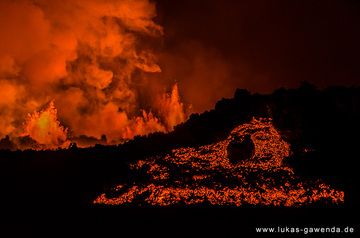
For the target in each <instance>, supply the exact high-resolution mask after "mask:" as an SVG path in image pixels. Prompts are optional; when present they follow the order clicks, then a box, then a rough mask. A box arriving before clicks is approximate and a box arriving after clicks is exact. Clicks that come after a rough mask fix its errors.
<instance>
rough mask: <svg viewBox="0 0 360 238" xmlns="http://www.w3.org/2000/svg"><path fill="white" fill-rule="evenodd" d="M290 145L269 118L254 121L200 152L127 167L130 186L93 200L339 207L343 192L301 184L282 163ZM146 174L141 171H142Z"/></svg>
mask: <svg viewBox="0 0 360 238" xmlns="http://www.w3.org/2000/svg"><path fill="white" fill-rule="evenodd" d="M289 153H290V147H289V144H288V143H286V142H285V141H284V140H282V138H281V136H280V135H279V133H278V132H277V131H276V129H275V128H274V127H273V125H272V122H271V120H270V119H259V120H256V119H253V120H252V121H251V122H250V123H247V124H243V125H241V126H238V127H236V128H235V129H234V130H233V131H232V132H231V134H230V135H229V137H228V138H227V139H225V140H223V141H220V142H218V143H214V144H210V145H204V146H201V147H189V148H179V149H174V150H173V151H172V152H171V153H169V154H167V155H165V156H164V157H161V156H158V157H152V158H149V159H147V160H142V161H138V162H137V163H135V164H132V165H131V166H132V169H133V171H134V177H136V175H139V174H142V173H144V174H143V175H142V176H140V177H141V178H144V177H145V178H146V179H138V180H137V181H135V182H134V183H133V184H120V185H118V186H116V187H115V188H113V189H111V190H110V191H108V192H106V193H103V194H101V195H100V196H98V197H97V198H96V199H95V201H94V203H95V204H105V205H126V204H127V205H129V204H132V205H151V206H171V205H196V204H205V205H206V204H207V205H215V206H218V205H225V206H241V205H246V204H247V205H263V206H264V205H265V206H269V205H270V206H302V205H307V204H311V203H315V202H325V203H335V204H338V203H343V202H344V192H343V191H340V190H337V189H334V188H331V187H330V186H329V185H327V184H325V183H323V182H322V181H320V180H317V181H306V180H304V179H301V178H300V177H299V176H296V174H295V173H294V171H293V169H292V168H291V167H289V166H287V165H285V164H284V162H283V160H284V159H285V158H286V157H287V156H289ZM143 171H145V172H143Z"/></svg>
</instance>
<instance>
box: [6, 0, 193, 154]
mask: <svg viewBox="0 0 360 238" xmlns="http://www.w3.org/2000/svg"><path fill="white" fill-rule="evenodd" d="M155 17H156V8H155V4H154V3H153V2H152V1H149V0H121V1H115V0H109V1H102V0H78V1H73V0H52V1H48V0H31V1H28V0H18V1H12V0H2V1H1V2H0V94H1V95H2V97H0V118H1V121H0V138H3V137H6V136H7V135H8V136H9V138H10V139H11V140H14V141H15V140H17V138H18V137H19V136H24V135H28V136H29V137H30V138H32V139H33V140H35V141H36V142H37V143H39V144H43V145H48V146H49V148H50V147H53V146H62V145H63V143H64V142H65V141H66V138H67V137H66V135H67V132H66V130H65V129H64V128H62V127H61V126H60V125H59V124H57V123H56V121H57V119H55V116H54V115H55V114H56V113H54V112H55V108H53V105H52V106H51V107H49V108H48V109H47V110H48V111H41V112H39V113H34V114H33V115H32V116H31V117H30V118H28V119H27V121H26V129H25V133H23V134H21V132H19V130H18V128H20V127H21V125H22V122H23V121H24V120H25V118H26V115H27V114H28V113H32V112H34V111H38V110H39V108H41V107H43V106H44V105H46V104H47V103H48V102H49V100H50V99H54V100H55V101H56V108H57V112H58V114H57V117H58V118H59V120H60V121H61V122H62V123H64V125H66V126H67V127H68V128H69V129H70V130H69V131H71V135H70V137H69V138H72V139H73V140H75V141H76V138H80V137H81V138H83V137H86V138H92V141H94V142H96V141H97V140H100V138H102V137H104V136H106V138H107V140H108V141H109V142H111V143H120V142H122V141H124V140H127V139H131V138H133V137H134V136H136V135H146V134H149V133H152V132H155V131H169V130H171V129H172V128H173V127H174V126H175V125H176V124H178V123H180V122H182V121H184V120H185V118H186V113H185V112H184V105H183V103H182V102H181V100H180V96H179V92H178V86H177V85H175V86H174V87H173V89H172V92H171V93H170V94H166V90H165V89H166V88H170V87H171V86H173V84H174V82H173V81H171V82H170V81H167V82H165V81H161V80H159V79H160V75H159V74H160V72H161V71H162V70H161V67H160V66H159V65H158V63H157V61H158V57H157V54H156V52H155V49H158V48H159V47H158V44H159V43H161V41H160V40H159V39H160V37H162V35H163V29H162V27H161V26H159V25H158V24H156V23H155V22H154V21H153V19H154V18H155ZM74 19H76V21H74ZM161 95H164V96H161ZM92 145H93V144H92Z"/></svg>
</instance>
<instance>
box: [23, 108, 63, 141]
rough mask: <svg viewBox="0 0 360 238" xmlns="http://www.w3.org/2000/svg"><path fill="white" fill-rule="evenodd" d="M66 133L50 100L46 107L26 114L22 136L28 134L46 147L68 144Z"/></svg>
mask: <svg viewBox="0 0 360 238" xmlns="http://www.w3.org/2000/svg"><path fill="white" fill-rule="evenodd" d="M67 133H68V130H67V129H66V128H64V127H63V126H61V125H60V122H59V121H58V118H57V110H56V108H55V106H54V102H53V101H51V102H50V103H49V105H48V107H47V108H46V109H44V110H42V111H39V112H37V111H36V112H34V113H33V114H29V115H28V118H27V120H26V122H25V124H24V133H23V134H22V136H29V137H31V138H32V139H34V140H35V141H36V142H38V143H39V144H41V145H45V146H46V147H47V148H57V147H64V146H68V145H69V141H68V140H67Z"/></svg>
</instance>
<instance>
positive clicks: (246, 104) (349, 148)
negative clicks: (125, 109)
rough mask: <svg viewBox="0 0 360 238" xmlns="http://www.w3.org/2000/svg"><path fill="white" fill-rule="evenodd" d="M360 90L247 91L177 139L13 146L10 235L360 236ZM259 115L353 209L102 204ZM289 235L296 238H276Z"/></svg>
mask: <svg viewBox="0 0 360 238" xmlns="http://www.w3.org/2000/svg"><path fill="white" fill-rule="evenodd" d="M359 91H360V90H359V89H358V88H340V87H336V88H329V89H326V90H317V89H316V88H314V87H313V86H311V85H307V84H305V85H303V86H302V87H301V88H299V89H295V90H285V89H280V90H277V91H275V92H274V93H273V94H271V95H257V94H255V95H251V94H249V93H248V92H246V91H244V90H237V91H236V93H235V96H234V98H233V99H223V100H221V101H219V102H218V103H217V104H216V107H215V109H214V110H212V111H209V112H205V113H203V114H201V115H197V114H195V115H192V116H191V117H190V119H189V120H188V121H187V122H185V123H184V124H181V125H179V126H178V127H177V128H176V129H175V131H174V132H172V133H169V134H162V133H156V134H153V135H150V136H147V137H137V138H135V140H133V141H130V142H128V143H126V144H123V145H120V146H111V147H106V146H96V147H94V148H89V149H78V148H76V147H72V148H70V149H68V150H59V151H41V152H39V151H9V150H6V148H4V146H6V143H5V145H4V144H2V145H1V143H0V146H2V148H3V149H4V150H2V151H1V152H0V186H1V187H0V189H1V195H0V209H1V213H0V217H1V223H0V228H1V229H0V237H40V235H41V236H43V237H92V236H98V237H134V236H135V237H136V236H137V235H142V236H144V235H146V236H148V235H157V236H166V237H169V236H174V235H178V234H180V235H184V236H188V235H191V234H198V235H199V236H201V237H204V236H205V235H219V236H220V237H228V236H230V234H232V237H257V236H259V237H267V236H269V234H256V232H255V227H267V226H269V227H271V226H274V227H278V226H281V227H285V226H288V227H290V226H295V227H299V226H300V227H318V226H321V227H328V226H330V227H332V226H340V227H344V226H353V227H354V228H355V229H357V230H360V227H359V224H360V221H359V215H358V214H359V208H360V206H359V201H360V199H359V198H360V196H359V181H360V173H359V169H358V162H357V161H358V160H359V159H360V158H359V152H358V148H359V139H358V136H359V124H358V123H359V121H360V116H359V115H360V109H359V105H360V93H359ZM252 117H271V118H273V122H274V125H275V126H276V128H277V129H278V130H279V131H280V133H281V134H282V137H283V138H284V140H286V141H287V142H288V143H290V144H291V150H292V151H293V153H292V154H291V155H290V157H289V158H288V159H287V162H288V163H289V164H290V165H291V166H292V167H293V168H294V169H295V171H296V173H297V174H299V175H301V176H303V177H304V178H320V179H322V180H324V181H326V182H327V183H329V184H331V186H334V187H336V188H339V189H342V190H343V191H344V192H345V203H344V204H343V205H338V206H331V207H329V205H325V204H316V205H315V207H309V206H308V207H301V208H271V207H241V208H224V207H222V208H219V207H209V206H205V205H204V206H200V207H191V208H190V207H172V208H150V207H146V208H145V207H132V208H124V207H122V208H121V207H101V206H94V205H92V201H93V200H94V198H95V197H96V196H98V195H99V194H100V193H101V192H103V191H104V190H106V189H107V188H109V187H112V186H113V185H116V184H118V183H122V182H126V183H131V182H132V180H133V178H132V177H131V174H130V173H129V168H128V163H129V162H133V161H135V160H139V159H144V158H146V157H149V156H152V155H159V154H162V153H166V152H168V151H169V150H171V149H173V148H178V147H184V146H197V145H204V144H208V143H213V142H216V141H219V140H221V139H224V138H225V137H226V136H227V135H228V133H229V132H230V131H231V130H232V129H233V128H234V127H235V126H237V125H239V124H241V123H244V122H248V121H250V120H251V118H252ZM3 142H4V141H3ZM304 151H306V153H305V152H304ZM128 232H130V233H128ZM287 235H289V234H287ZM282 236H284V237H286V234H285V235H282V234H280V235H279V234H276V236H275V237H282ZM293 236H294V237H303V236H304V235H293ZM328 236H329V237H331V236H330V235H329V234H324V237H328ZM332 236H333V235H332ZM290 237H291V236H290ZM336 237H359V236H356V235H355V236H354V235H353V234H352V235H348V234H338V236H336Z"/></svg>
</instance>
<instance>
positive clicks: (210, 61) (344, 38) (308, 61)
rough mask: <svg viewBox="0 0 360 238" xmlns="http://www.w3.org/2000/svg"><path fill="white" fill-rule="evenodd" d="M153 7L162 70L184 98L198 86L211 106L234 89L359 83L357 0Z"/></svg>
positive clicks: (160, 2)
mask: <svg viewBox="0 0 360 238" xmlns="http://www.w3.org/2000/svg"><path fill="white" fill-rule="evenodd" d="M156 3H157V9H158V17H157V19H156V20H157V21H158V22H159V23H160V24H161V25H162V26H163V27H164V30H165V39H164V42H163V48H164V52H166V53H164V56H163V58H162V64H163V65H165V67H163V69H164V70H163V71H164V74H165V75H166V77H174V80H178V81H180V86H181V85H183V87H184V92H185V94H188V95H195V94H196V93H195V92H196V91H197V90H199V88H201V89H202V90H204V91H203V92H204V93H205V95H206V96H207V97H208V98H213V100H212V101H214V100H215V99H216V98H219V97H222V96H231V94H232V93H233V90H234V88H235V87H243V88H247V89H250V90H251V91H253V92H270V91H272V90H273V89H275V88H278V87H282V86H284V87H297V86H298V85H299V84H300V82H302V81H309V82H312V83H314V84H316V85H317V86H319V87H324V86H330V85H354V84H355V85H358V82H359V80H358V78H359V76H360V67H359V65H360V64H359V63H360V60H359V55H360V44H359V42H360V27H359V26H360V4H359V3H358V2H357V1H353V0H339V1H330V0H319V1H312V0H310V1H287V0H284V1H282V0H280V1H266V0H256V1H235V0H222V1H219V0H196V1H194V0H177V1H175V0H173V1H170V0H156ZM174 75H175V76H174ZM181 82H183V84H181ZM204 85H207V86H209V88H208V89H206V86H205V89H204V88H203V86H204ZM214 89H216V90H214ZM187 97H188V98H189V97H190V98H191V96H187ZM193 97H195V96H193ZM194 101H199V99H195V100H194ZM206 104H207V102H205V101H204V103H203V105H201V103H199V105H198V106H199V108H201V107H207V106H206Z"/></svg>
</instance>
